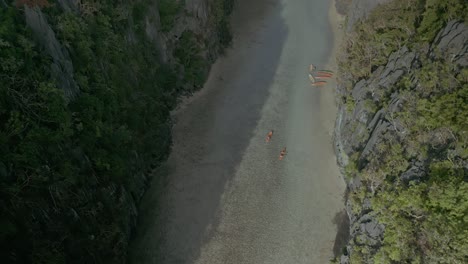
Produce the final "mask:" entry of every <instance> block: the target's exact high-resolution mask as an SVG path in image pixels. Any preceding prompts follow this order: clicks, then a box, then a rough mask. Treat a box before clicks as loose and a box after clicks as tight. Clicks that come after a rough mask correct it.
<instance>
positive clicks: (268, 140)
mask: <svg viewBox="0 0 468 264" xmlns="http://www.w3.org/2000/svg"><path fill="white" fill-rule="evenodd" d="M272 136H273V130H270V132H268V134H267V136H266V142H270V140H271V137H272Z"/></svg>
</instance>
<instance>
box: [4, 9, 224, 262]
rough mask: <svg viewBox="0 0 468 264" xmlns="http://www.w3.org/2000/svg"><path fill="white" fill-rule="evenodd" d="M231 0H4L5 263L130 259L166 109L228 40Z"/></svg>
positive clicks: (199, 80) (161, 147) (161, 148)
mask: <svg viewBox="0 0 468 264" xmlns="http://www.w3.org/2000/svg"><path fill="white" fill-rule="evenodd" d="M52 2H54V3H52ZM232 4H233V1H231V0H187V1H181V0H174V1H173V0H142V1H99V0H98V1H84V0H82V1H77V0H58V1H46V0H43V1H42V0H41V1H29V0H25V1H5V0H2V1H0V23H1V24H2V28H1V29H0V46H1V49H0V59H1V61H2V62H6V63H4V64H3V67H2V68H1V69H0V78H1V81H0V83H1V85H0V94H1V97H2V100H0V120H1V121H2V122H0V123H1V125H0V143H1V144H0V145H1V147H0V197H1V199H0V200H1V201H0V223H1V224H0V226H1V227H0V246H1V247H2V250H1V251H0V258H2V260H3V261H4V263H32V262H34V263H36V262H37V263H52V262H53V263H55V262H56V263H65V262H66V263H124V262H125V260H126V250H127V245H128V242H129V240H130V236H131V233H132V230H133V229H134V228H135V225H136V220H137V216H138V210H137V207H138V203H139V201H140V199H141V197H142V195H143V193H144V191H145V189H146V187H147V184H148V182H149V175H150V174H151V171H152V169H154V167H155V166H157V165H158V163H159V162H161V161H162V160H163V159H164V158H165V157H166V156H167V154H168V151H169V150H170V143H171V135H170V131H171V120H170V115H169V112H170V110H172V109H173V108H174V107H175V105H176V102H177V98H178V97H179V96H180V95H182V94H186V93H191V92H193V91H194V90H196V89H199V88H201V86H202V85H203V82H204V80H205V78H206V75H207V73H208V71H209V68H210V66H211V63H212V62H214V60H215V59H216V57H217V56H218V55H219V54H220V53H221V52H222V50H223V48H225V47H226V45H228V44H229V41H230V33H229V26H228V23H227V21H228V15H229V13H230V11H231V10H232ZM8 240H11V241H12V242H11V243H9V242H8Z"/></svg>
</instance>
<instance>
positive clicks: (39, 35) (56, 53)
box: [24, 5, 79, 101]
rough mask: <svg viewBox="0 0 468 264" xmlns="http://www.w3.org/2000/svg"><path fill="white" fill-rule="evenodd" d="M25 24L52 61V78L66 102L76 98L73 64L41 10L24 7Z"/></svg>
mask: <svg viewBox="0 0 468 264" xmlns="http://www.w3.org/2000/svg"><path fill="white" fill-rule="evenodd" d="M24 14H25V17H26V24H27V25H28V26H29V27H30V28H31V30H32V31H33V33H34V35H35V37H36V39H37V40H38V42H39V43H40V44H41V46H42V47H43V48H44V49H45V51H46V52H47V54H48V55H50V56H51V57H52V59H53V63H52V65H51V69H52V71H51V72H52V76H53V77H54V79H56V80H57V84H58V86H59V88H61V89H62V90H63V92H64V95H65V99H66V100H67V101H70V100H72V99H73V98H75V97H76V95H77V94H78V92H79V89H78V85H77V84H76V83H75V80H74V79H73V64H72V61H71V59H70V55H69V54H68V51H67V50H66V49H65V48H64V47H62V45H60V43H59V42H58V40H57V38H56V37H55V33H54V31H53V30H52V28H51V27H50V26H49V24H48V23H47V20H46V18H45V16H44V14H43V13H42V12H41V10H40V9H39V8H37V7H34V8H30V7H28V6H27V5H25V6H24Z"/></svg>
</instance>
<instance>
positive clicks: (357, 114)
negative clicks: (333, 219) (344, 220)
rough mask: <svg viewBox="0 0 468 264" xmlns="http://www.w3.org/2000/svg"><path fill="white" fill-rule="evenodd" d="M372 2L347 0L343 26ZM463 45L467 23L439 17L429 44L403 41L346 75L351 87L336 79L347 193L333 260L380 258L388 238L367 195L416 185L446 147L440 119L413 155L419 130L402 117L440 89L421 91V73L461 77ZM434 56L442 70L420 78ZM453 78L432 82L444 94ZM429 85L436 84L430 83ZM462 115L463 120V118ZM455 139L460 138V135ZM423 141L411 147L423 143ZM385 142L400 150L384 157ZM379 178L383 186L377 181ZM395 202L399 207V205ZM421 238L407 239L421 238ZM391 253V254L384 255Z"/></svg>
mask: <svg viewBox="0 0 468 264" xmlns="http://www.w3.org/2000/svg"><path fill="white" fill-rule="evenodd" d="M378 2H386V1H352V4H351V6H350V7H349V11H348V12H349V13H348V27H347V31H352V27H353V24H354V23H355V22H356V20H357V19H359V18H360V17H362V16H363V15H364V14H366V13H367V12H369V11H370V10H371V9H372V8H373V7H374V6H375V5H377V4H378ZM467 49H468V26H467V25H466V24H465V23H463V22H460V21H457V20H452V21H450V22H448V23H446V25H445V26H444V27H443V29H441V30H440V31H439V32H438V34H437V36H436V37H435V39H433V40H432V41H431V42H430V43H426V44H423V45H411V43H408V44H407V45H405V46H402V47H401V48H399V49H398V50H397V51H394V52H393V53H391V55H390V56H389V57H388V59H387V62H386V63H385V64H384V65H382V66H378V67H375V68H374V69H373V70H372V72H371V74H370V75H369V76H368V77H366V78H363V79H360V80H352V83H353V86H352V89H351V90H349V88H348V89H347V88H346V87H345V86H344V85H340V86H338V94H339V95H340V97H341V98H342V99H343V98H345V99H344V101H342V104H341V105H340V106H339V114H338V117H337V120H336V125H335V151H336V154H337V160H338V163H339V165H340V167H341V168H342V172H343V174H345V175H346V177H347V182H348V191H349V193H350V198H348V199H347V201H346V211H347V214H348V217H349V219H350V230H349V232H350V241H349V243H348V245H347V246H346V249H345V250H344V251H345V253H344V255H342V256H341V258H340V259H339V260H338V261H339V262H340V263H341V264H347V263H374V261H375V258H376V254H377V255H378V258H380V259H381V260H383V259H385V258H386V257H385V256H384V255H385V253H382V252H383V251H382V250H381V248H382V246H383V245H384V244H385V243H387V244H388V243H389V242H388V241H389V240H388V238H386V239H384V236H385V233H386V225H385V224H384V223H382V221H380V219H382V217H381V215H382V213H381V211H379V210H380V209H379V210H376V209H375V207H378V206H381V205H380V204H379V201H380V200H379V199H377V198H374V197H377V196H379V195H380V193H384V192H386V191H387V190H388V188H393V187H392V186H398V185H400V184H402V185H404V186H406V184H408V183H410V182H411V183H412V184H414V183H416V184H417V183H418V182H423V181H425V180H427V179H428V177H429V176H428V175H429V172H430V171H431V169H430V166H431V162H432V161H433V160H435V159H436V158H435V156H437V155H439V156H438V158H440V154H441V153H445V151H443V150H446V149H451V148H452V147H451V146H450V143H449V142H451V141H453V140H454V139H453V138H452V139H447V138H446V137H451V136H447V135H446V134H445V133H449V132H445V130H444V129H445V128H441V127H443V125H440V126H441V127H439V128H437V129H433V130H432V131H429V132H427V134H425V135H424V136H427V137H428V138H427V139H426V141H424V142H425V143H424V144H426V145H427V144H429V145H431V146H430V147H429V149H432V150H433V151H429V154H424V155H420V154H414V153H416V152H417V153H419V151H420V150H415V149H413V147H414V146H411V144H412V143H414V142H415V141H417V140H415V139H414V138H415V137H417V134H418V133H419V132H418V131H416V130H415V129H414V127H412V126H410V125H409V123H408V120H407V117H408V116H410V119H411V118H413V119H417V118H418V117H417V116H416V115H415V116H411V115H412V114H411V113H410V114H408V107H407V106H408V104H411V103H412V102H413V103H415V102H419V100H430V98H431V96H433V97H436V96H438V93H440V90H439V91H429V92H427V91H423V90H424V89H426V87H428V86H429V84H428V83H427V82H426V81H427V80H426V79H425V78H426V77H427V75H431V74H436V75H437V74H442V75H443V74H449V75H450V76H461V74H462V72H463V69H466V67H467V65H468V64H467V59H468V50H467ZM438 63H441V64H444V63H447V64H449V65H450V66H449V67H450V69H449V70H448V71H447V72H439V73H437V72H430V73H426V74H427V75H426V77H423V75H422V74H421V72H423V71H424V70H423V69H426V68H427V67H428V65H432V64H438ZM438 76H439V77H440V75H438ZM439 77H435V78H434V79H433V81H434V82H436V83H437V82H442V78H441V79H440V80H439V79H438V78H439ZM453 78H455V77H453ZM460 80H462V79H460ZM454 82H456V81H453V80H452V81H448V82H447V83H444V84H443V85H442V86H443V87H444V88H438V89H447V90H446V93H447V94H450V93H452V91H453V90H456V89H457V88H454V87H458V86H457V85H460V83H458V84H456V83H454ZM461 83H462V85H461V86H463V87H464V88H463V89H466V80H464V81H463V80H462V82H461ZM463 83H465V84H463ZM433 85H436V86H437V87H439V86H438V85H437V84H435V83H434V84H433ZM444 85H445V86H444ZM402 87H405V88H402ZM458 89H461V88H458ZM465 100H466V98H465ZM462 111H464V110H462ZM459 114H462V115H464V116H466V113H461V112H459ZM464 122H465V125H466V120H465V121H464ZM465 129H466V127H465ZM464 133H466V132H464ZM415 135H416V136H415ZM454 137H455V136H454ZM459 140H461V141H464V140H466V138H465V139H463V138H461V139H459ZM424 144H421V145H418V147H416V148H423V146H424ZM392 145H394V146H396V145H398V146H399V147H398V148H400V146H401V149H399V150H398V151H396V150H395V151H396V152H398V153H400V154H398V155H397V154H395V156H392V157H390V158H389V159H388V160H386V154H385V152H387V151H394V149H393V148H392ZM453 148H455V147H453ZM449 152H450V150H449ZM442 155H444V154H442ZM457 155H458V156H457ZM457 155H455V156H456V157H457V159H459V163H458V164H459V165H458V166H459V168H461V170H463V167H464V169H465V170H466V169H467V168H468V167H467V164H468V163H467V161H466V158H463V155H462V154H457ZM401 156H402V157H403V158H401V160H400V161H399V162H395V160H398V158H397V157H401ZM390 159H392V160H390ZM391 162H394V163H391ZM387 164H392V165H388V171H389V172H387V171H386V172H382V169H381V168H382V167H384V166H387ZM393 170H394V171H393ZM379 173H380V174H379ZM379 175H381V176H379ZM384 184H387V185H385V187H382V186H383V185H384ZM394 195H397V194H396V193H395V194H394ZM395 199H397V196H396V197H395ZM415 199H416V198H415ZM376 204H378V205H376ZM396 206H402V207H404V205H403V204H401V205H398V204H397V205H396ZM424 217H428V216H424ZM416 218H417V217H416ZM421 218H422V216H421ZM395 221H396V220H395ZM401 232H403V233H404V232H408V231H401ZM415 236H417V235H415ZM401 239H402V240H403V238H401ZM421 240H422V239H419V240H418V241H419V242H414V243H423V242H421ZM363 249H364V250H363ZM353 254H354V255H355V256H353ZM414 254H415V255H414V256H413V257H414V260H415V259H417V258H419V257H417V254H416V253H414ZM423 255H424V254H423ZM357 256H359V257H357ZM353 257H354V258H353ZM392 257H393V256H390V257H389V258H390V259H392ZM395 259H397V257H394V259H392V260H395ZM421 260H422V261H423V263H424V261H427V260H425V259H424V257H421ZM399 261H400V262H399V263H406V261H408V260H407V259H405V258H401V259H400V260H399ZM379 263H380V262H379ZM382 263H387V262H382ZM389 263H390V262H389ZM392 263H393V262H392ZM395 263H396V262H395ZM417 263H420V262H417ZM428 263H429V262H428ZM431 263H432V262H431Z"/></svg>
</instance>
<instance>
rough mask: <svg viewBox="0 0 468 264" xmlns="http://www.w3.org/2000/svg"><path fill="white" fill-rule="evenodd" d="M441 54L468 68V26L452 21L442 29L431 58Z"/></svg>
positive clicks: (433, 46)
mask: <svg viewBox="0 0 468 264" xmlns="http://www.w3.org/2000/svg"><path fill="white" fill-rule="evenodd" d="M437 54H440V55H442V56H444V57H446V58H448V59H449V60H451V61H453V62H455V64H458V65H460V66H462V67H466V66H468V26H466V25H465V24H464V23H461V22H459V21H455V20H452V21H450V22H449V23H448V24H447V26H446V27H445V28H444V29H442V30H441V31H440V32H439V34H437V36H436V37H435V39H434V44H433V45H432V46H431V56H432V57H434V56H436V55H437Z"/></svg>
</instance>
